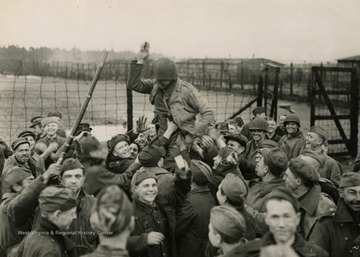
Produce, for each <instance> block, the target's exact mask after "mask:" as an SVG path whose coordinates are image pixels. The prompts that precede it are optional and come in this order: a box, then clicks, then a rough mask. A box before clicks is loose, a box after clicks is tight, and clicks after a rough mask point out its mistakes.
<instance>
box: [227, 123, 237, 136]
mask: <svg viewBox="0 0 360 257" xmlns="http://www.w3.org/2000/svg"><path fill="white" fill-rule="evenodd" d="M236 130H237V128H236V126H234V125H232V124H229V133H230V134H231V135H235V134H236Z"/></svg>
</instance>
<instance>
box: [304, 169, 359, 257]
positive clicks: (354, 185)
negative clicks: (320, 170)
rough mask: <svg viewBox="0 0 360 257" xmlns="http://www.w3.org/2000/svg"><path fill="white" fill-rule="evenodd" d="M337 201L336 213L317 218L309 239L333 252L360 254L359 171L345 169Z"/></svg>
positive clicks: (335, 254)
mask: <svg viewBox="0 0 360 257" xmlns="http://www.w3.org/2000/svg"><path fill="white" fill-rule="evenodd" d="M340 196H341V198H340V201H339V203H338V207H337V210H336V212H335V213H328V214H327V215H323V216H322V217H320V218H319V220H318V222H317V223H316V224H315V226H314V228H313V230H312V232H311V234H310V237H309V241H311V242H313V243H315V244H317V245H319V246H320V247H322V248H323V249H326V250H328V251H329V254H330V256H331V257H334V256H359V254H360V174H359V173H354V172H346V173H344V174H343V175H342V177H341V179H340Z"/></svg>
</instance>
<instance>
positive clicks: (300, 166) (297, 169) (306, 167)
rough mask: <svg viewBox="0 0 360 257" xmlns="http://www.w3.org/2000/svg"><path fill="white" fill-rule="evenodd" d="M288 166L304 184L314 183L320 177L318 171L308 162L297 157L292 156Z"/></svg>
mask: <svg viewBox="0 0 360 257" xmlns="http://www.w3.org/2000/svg"><path fill="white" fill-rule="evenodd" d="M288 167H289V169H290V170H291V172H292V173H293V174H294V175H295V176H296V177H298V178H300V179H301V180H302V181H303V183H305V184H306V183H315V182H317V181H319V179H320V175H319V173H318V172H317V171H316V170H315V169H314V168H313V167H312V166H311V165H310V164H309V163H308V162H306V161H304V160H301V159H299V158H292V159H291V160H290V162H289V166H288Z"/></svg>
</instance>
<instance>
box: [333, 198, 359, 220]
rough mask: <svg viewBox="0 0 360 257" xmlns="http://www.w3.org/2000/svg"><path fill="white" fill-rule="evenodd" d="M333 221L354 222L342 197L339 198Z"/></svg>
mask: <svg viewBox="0 0 360 257" xmlns="http://www.w3.org/2000/svg"><path fill="white" fill-rule="evenodd" d="M334 221H335V222H338V223H342V222H353V223H354V222H355V221H354V218H353V217H352V216H351V214H350V212H349V210H348V208H347V207H346V204H345V202H344V200H343V199H342V198H340V201H339V204H338V207H337V209H336V212H335V215H334Z"/></svg>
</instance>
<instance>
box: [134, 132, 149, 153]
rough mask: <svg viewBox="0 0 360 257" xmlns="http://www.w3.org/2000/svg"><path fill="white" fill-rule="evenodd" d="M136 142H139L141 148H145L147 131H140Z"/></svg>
mask: <svg viewBox="0 0 360 257" xmlns="http://www.w3.org/2000/svg"><path fill="white" fill-rule="evenodd" d="M135 141H136V143H138V144H139V146H140V148H141V149H142V148H144V147H145V146H146V144H147V139H146V135H145V133H139V135H138V136H137V138H136V139H135Z"/></svg>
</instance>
